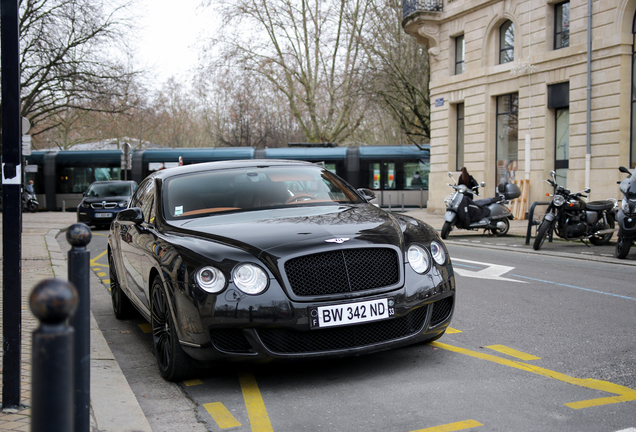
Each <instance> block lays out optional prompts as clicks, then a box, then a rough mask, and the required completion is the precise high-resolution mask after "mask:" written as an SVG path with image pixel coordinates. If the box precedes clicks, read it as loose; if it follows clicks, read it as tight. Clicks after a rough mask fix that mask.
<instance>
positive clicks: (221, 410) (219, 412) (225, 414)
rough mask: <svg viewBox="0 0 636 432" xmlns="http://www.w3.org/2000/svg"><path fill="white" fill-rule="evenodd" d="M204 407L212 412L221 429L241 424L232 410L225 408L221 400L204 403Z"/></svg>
mask: <svg viewBox="0 0 636 432" xmlns="http://www.w3.org/2000/svg"><path fill="white" fill-rule="evenodd" d="M203 407H204V408H205V410H206V411H207V412H209V413H210V415H211V416H212V418H213V419H214V421H215V422H216V424H218V425H219V427H220V428H221V429H227V428H231V427H236V426H241V424H240V423H239V422H238V421H237V420H236V419H235V418H234V416H233V415H232V413H230V411H229V410H228V409H227V408H225V406H224V405H223V404H222V403H221V402H214V403H206V404H203Z"/></svg>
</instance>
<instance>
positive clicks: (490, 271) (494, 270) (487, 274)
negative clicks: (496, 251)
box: [453, 258, 528, 283]
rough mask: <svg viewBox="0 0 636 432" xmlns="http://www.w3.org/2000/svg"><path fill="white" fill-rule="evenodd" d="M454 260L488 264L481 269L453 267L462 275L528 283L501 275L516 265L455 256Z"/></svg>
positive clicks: (482, 264)
mask: <svg viewBox="0 0 636 432" xmlns="http://www.w3.org/2000/svg"><path fill="white" fill-rule="evenodd" d="M453 262H458V263H459V262H461V263H467V264H476V265H479V266H487V267H486V268H485V269H481V270H479V271H474V270H469V269H466V268H461V267H453V270H454V271H455V273H457V274H458V275H460V276H466V277H472V278H477V279H493V280H500V281H509V282H519V283H528V282H526V281H520V280H515V279H508V278H505V277H501V275H503V274H505V273H508V272H509V271H510V270H514V267H508V266H502V265H498V264H489V263H483V262H477V261H469V260H464V259H457V258H454V259H453Z"/></svg>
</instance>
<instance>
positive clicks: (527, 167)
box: [524, 1, 532, 211]
mask: <svg viewBox="0 0 636 432" xmlns="http://www.w3.org/2000/svg"><path fill="white" fill-rule="evenodd" d="M529 4H530V11H529V12H530V13H529V14H528V133H527V134H526V160H525V166H524V172H525V175H524V176H525V178H526V180H530V169H531V162H532V160H531V156H530V152H531V147H532V145H531V140H532V66H531V64H530V54H531V53H532V1H530V2H529ZM528 204H529V201H528ZM526 207H527V206H526ZM527 210H528V209H527V208H526V211H527Z"/></svg>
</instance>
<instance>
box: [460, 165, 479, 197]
mask: <svg viewBox="0 0 636 432" xmlns="http://www.w3.org/2000/svg"><path fill="white" fill-rule="evenodd" d="M457 184H460V185H461V184H463V185H466V187H467V188H468V192H466V194H465V195H467V196H468V197H469V198H470V199H473V193H472V190H473V189H472V188H473V187H475V186H479V183H477V180H475V179H474V178H473V176H471V175H470V174H468V170H467V169H466V167H463V168H462V175H460V176H459V180H458V181H457ZM475 193H479V188H476V189H475Z"/></svg>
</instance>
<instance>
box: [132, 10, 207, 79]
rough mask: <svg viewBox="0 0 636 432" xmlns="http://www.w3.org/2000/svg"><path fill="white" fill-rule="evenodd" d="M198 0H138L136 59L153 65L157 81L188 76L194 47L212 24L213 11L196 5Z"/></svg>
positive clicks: (192, 60)
mask: <svg viewBox="0 0 636 432" xmlns="http://www.w3.org/2000/svg"><path fill="white" fill-rule="evenodd" d="M199 3H200V0H179V1H178V2H175V1H174V0H140V1H139V7H140V8H139V10H140V17H141V22H140V23H139V24H140V28H139V35H140V38H139V40H138V41H136V46H137V61H138V62H139V63H140V64H141V66H149V67H152V66H155V69H154V72H155V76H156V79H157V81H158V82H164V81H165V80H167V79H168V78H170V77H171V76H173V75H174V76H177V77H178V78H180V79H179V81H183V79H182V78H187V75H188V74H187V70H188V69H189V68H191V67H194V66H195V65H196V63H197V55H198V50H197V48H196V47H195V44H196V43H197V40H198V39H199V37H200V35H201V34H202V33H205V32H207V31H208V29H210V28H212V26H213V24H212V23H213V19H211V18H209V17H210V16H211V15H212V13H211V12H212V11H210V10H206V11H203V10H201V9H200V8H198V5H199Z"/></svg>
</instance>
